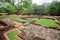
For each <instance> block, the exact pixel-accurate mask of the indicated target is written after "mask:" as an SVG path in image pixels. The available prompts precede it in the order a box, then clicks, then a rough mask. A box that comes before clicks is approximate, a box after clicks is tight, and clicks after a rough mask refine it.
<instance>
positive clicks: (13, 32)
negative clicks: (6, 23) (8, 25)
mask: <svg viewBox="0 0 60 40" xmlns="http://www.w3.org/2000/svg"><path fill="white" fill-rule="evenodd" d="M18 33H19V31H18V30H13V31H11V32H8V33H7V35H8V37H9V38H10V40H18V38H16V37H15V36H16V35H17V34H18Z"/></svg>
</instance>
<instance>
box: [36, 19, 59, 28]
mask: <svg viewBox="0 0 60 40" xmlns="http://www.w3.org/2000/svg"><path fill="white" fill-rule="evenodd" d="M35 23H36V24H39V25H42V26H46V27H53V28H56V27H58V24H57V23H56V22H55V21H54V20H52V19H39V20H37V21H36V22H35Z"/></svg>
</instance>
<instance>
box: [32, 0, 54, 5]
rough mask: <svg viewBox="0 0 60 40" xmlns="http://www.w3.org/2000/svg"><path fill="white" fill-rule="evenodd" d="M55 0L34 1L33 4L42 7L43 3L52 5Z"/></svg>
mask: <svg viewBox="0 0 60 40" xmlns="http://www.w3.org/2000/svg"><path fill="white" fill-rule="evenodd" d="M52 1H53V0H32V3H37V5H41V4H42V3H51V2H52Z"/></svg>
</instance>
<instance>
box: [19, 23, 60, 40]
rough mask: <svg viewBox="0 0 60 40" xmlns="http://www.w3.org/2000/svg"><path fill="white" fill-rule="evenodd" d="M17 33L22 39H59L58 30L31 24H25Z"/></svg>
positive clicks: (59, 32) (59, 33)
mask: <svg viewBox="0 0 60 40" xmlns="http://www.w3.org/2000/svg"><path fill="white" fill-rule="evenodd" d="M21 31H22V32H21V33H20V34H19V35H18V36H19V37H21V38H23V39H24V40H60V31H59V30H56V29H51V28H46V27H43V26H37V25H33V24H29V25H27V26H26V27H25V28H24V29H22V30H21Z"/></svg>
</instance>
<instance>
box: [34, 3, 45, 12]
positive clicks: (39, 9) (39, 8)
mask: <svg viewBox="0 0 60 40" xmlns="http://www.w3.org/2000/svg"><path fill="white" fill-rule="evenodd" d="M33 7H34V10H35V12H44V11H45V6H44V5H37V4H35V3H34V4H33Z"/></svg>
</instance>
